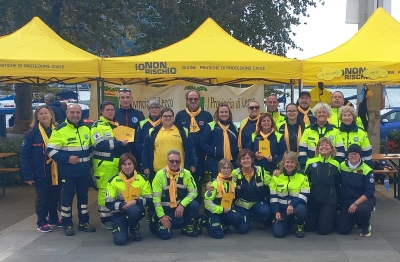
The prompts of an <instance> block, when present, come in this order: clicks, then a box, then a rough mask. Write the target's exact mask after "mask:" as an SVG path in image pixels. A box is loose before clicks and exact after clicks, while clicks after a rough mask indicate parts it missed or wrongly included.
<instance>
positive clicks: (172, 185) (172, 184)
mask: <svg viewBox="0 0 400 262" xmlns="http://www.w3.org/2000/svg"><path fill="white" fill-rule="evenodd" d="M165 169H166V170H167V172H166V175H167V177H168V178H169V202H170V204H169V207H171V208H175V207H177V206H178V203H177V202H176V197H177V194H178V191H177V187H176V178H177V177H178V176H179V174H180V171H181V170H180V169H179V171H177V172H175V171H172V170H171V169H169V167H168V166H167V167H166V168H165Z"/></svg>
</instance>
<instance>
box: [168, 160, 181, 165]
mask: <svg viewBox="0 0 400 262" xmlns="http://www.w3.org/2000/svg"><path fill="white" fill-rule="evenodd" d="M168 162H169V163H170V164H180V163H181V160H168Z"/></svg>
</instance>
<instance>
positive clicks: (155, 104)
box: [147, 99, 161, 109]
mask: <svg viewBox="0 0 400 262" xmlns="http://www.w3.org/2000/svg"><path fill="white" fill-rule="evenodd" d="M151 106H158V107H159V108H161V105H160V102H158V101H157V100H155V99H153V100H150V101H149V105H148V107H147V108H148V109H150V107H151Z"/></svg>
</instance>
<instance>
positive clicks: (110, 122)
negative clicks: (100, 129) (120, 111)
mask: <svg viewBox="0 0 400 262" xmlns="http://www.w3.org/2000/svg"><path fill="white" fill-rule="evenodd" d="M100 120H101V121H104V122H108V123H109V124H110V125H113V126H114V127H117V126H119V123H118V121H111V120H108V119H107V118H106V117H105V116H103V115H101V116H100Z"/></svg>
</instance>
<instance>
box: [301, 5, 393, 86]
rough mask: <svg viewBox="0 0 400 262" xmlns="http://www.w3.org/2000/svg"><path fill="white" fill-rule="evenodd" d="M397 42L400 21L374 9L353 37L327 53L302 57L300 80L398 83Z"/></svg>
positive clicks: (328, 83)
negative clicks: (303, 58)
mask: <svg viewBox="0 0 400 262" xmlns="http://www.w3.org/2000/svg"><path fill="white" fill-rule="evenodd" d="M399 43H400V23H399V22H397V21H396V20H395V19H394V18H393V17H392V16H390V15H389V14H388V13H387V12H386V11H385V10H384V9H383V8H378V9H377V10H376V11H375V13H374V14H373V15H372V16H371V17H370V18H369V19H368V21H367V22H366V23H365V25H364V26H363V27H362V28H361V29H360V30H359V31H358V33H356V34H355V35H354V37H353V38H351V39H350V40H348V41H347V42H345V43H344V44H342V45H341V46H339V47H337V48H336V49H333V50H332V51H330V52H327V53H325V54H322V55H319V56H315V57H312V58H309V59H306V60H303V61H302V81H303V82H304V83H305V84H309V83H315V84H316V82H324V84H325V85H340V84H347V85H349V84H350V85H355V84H366V83H383V84H387V83H398V82H400V48H399ZM321 44H323V41H322V42H321Z"/></svg>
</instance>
